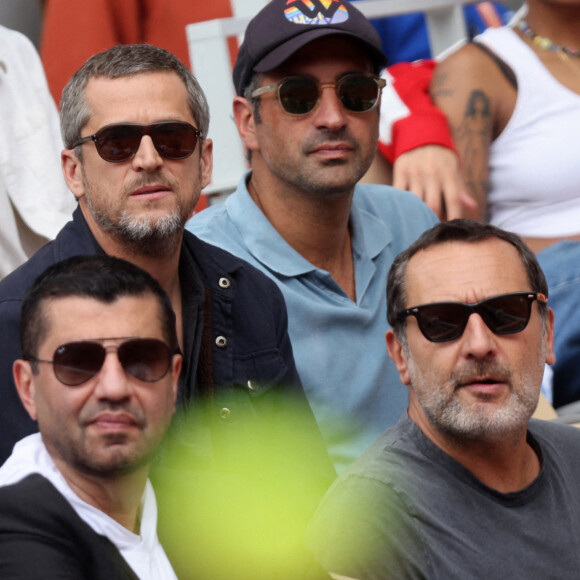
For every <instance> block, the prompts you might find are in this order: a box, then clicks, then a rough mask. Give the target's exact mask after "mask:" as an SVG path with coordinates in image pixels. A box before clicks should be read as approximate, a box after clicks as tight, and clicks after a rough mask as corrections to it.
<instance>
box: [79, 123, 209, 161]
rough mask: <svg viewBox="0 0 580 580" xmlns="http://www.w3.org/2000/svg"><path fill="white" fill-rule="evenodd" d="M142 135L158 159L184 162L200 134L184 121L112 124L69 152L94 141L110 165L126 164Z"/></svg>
mask: <svg viewBox="0 0 580 580" xmlns="http://www.w3.org/2000/svg"><path fill="white" fill-rule="evenodd" d="M143 135H149V136H150V137H151V139H152V141H153V145H154V146H155V149H157V152H158V153H159V155H161V157H165V158H166V159H185V158H186V157H189V156H190V155H191V154H192V153H193V152H194V151H195V147H196V145H197V140H198V139H199V138H200V137H201V135H202V133H201V131H200V130H199V129H196V128H195V127H194V126H193V125H190V124H189V123H185V122H184V121H162V122H161V123H153V124H152V125H137V124H135V123H115V124H114V125H106V126H105V127H102V128H101V129H99V130H98V131H97V132H96V133H95V134H94V135H89V136H88V137H83V138H82V139H79V140H78V141H77V142H76V143H75V144H74V145H73V146H72V147H71V149H74V148H75V147H78V146H79V145H82V144H83V143H88V142H89V141H94V142H95V146H96V148H97V153H98V154H99V155H100V156H101V157H102V158H103V159H104V160H105V161H110V162H112V163H119V162H121V161H127V159H130V158H131V157H133V155H135V153H137V151H138V150H139V146H140V145H141V139H142V137H143Z"/></svg>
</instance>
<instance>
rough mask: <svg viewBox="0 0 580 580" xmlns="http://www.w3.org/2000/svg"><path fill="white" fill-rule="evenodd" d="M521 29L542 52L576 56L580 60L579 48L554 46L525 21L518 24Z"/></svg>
mask: <svg viewBox="0 0 580 580" xmlns="http://www.w3.org/2000/svg"><path fill="white" fill-rule="evenodd" d="M518 27H519V29H520V30H521V31H522V32H523V33H524V34H525V35H526V36H527V37H528V38H529V39H530V40H531V41H532V42H533V43H534V44H536V45H537V46H538V47H539V48H541V49H542V50H553V51H554V52H558V53H560V54H565V55H566V56H574V57H577V58H580V50H579V49H577V48H569V47H568V46H560V45H559V44H554V43H553V42H552V41H551V40H550V39H549V38H546V37H545V36H538V35H537V34H536V33H535V32H534V31H533V30H532V29H531V28H530V27H529V26H528V23H527V22H526V21H525V20H520V21H519V22H518Z"/></svg>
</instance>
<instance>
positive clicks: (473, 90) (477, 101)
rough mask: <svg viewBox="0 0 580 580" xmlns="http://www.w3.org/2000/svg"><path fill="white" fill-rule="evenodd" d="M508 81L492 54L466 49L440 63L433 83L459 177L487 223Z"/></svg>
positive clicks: (476, 215) (477, 214) (431, 89)
mask: <svg viewBox="0 0 580 580" xmlns="http://www.w3.org/2000/svg"><path fill="white" fill-rule="evenodd" d="M505 87H506V80H505V78H504V77H503V75H502V73H501V72H500V71H499V69H498V67H497V65H496V64H495V63H494V62H493V61H492V60H491V59H490V58H489V56H488V55H486V54H485V53H483V52H481V51H480V50H479V49H478V48H476V47H474V46H472V45H466V46H464V47H463V48H461V49H460V50H458V51H457V52H455V53H453V54H452V55H450V56H449V57H448V58H446V59H445V60H443V61H442V62H440V63H439V64H438V65H437V67H436V69H435V74H434V76H433V79H432V81H431V87H430V91H431V95H432V97H433V101H434V103H435V104H436V105H437V106H438V107H440V108H441V110H442V111H443V112H444V113H445V115H446V116H447V119H448V122H449V126H450V129H451V133H452V135H453V140H454V143H455V147H456V150H457V153H458V155H459V161H460V171H461V176H462V178H463V180H464V182H465V185H466V187H467V191H468V193H469V195H470V196H471V197H472V198H473V199H474V200H475V201H476V202H477V210H476V211H475V212H473V214H472V215H470V216H469V217H475V218H479V219H484V218H485V214H486V206H487V191H488V184H489V150H490V145H491V142H492V140H493V138H494V136H495V135H496V134H498V132H499V130H498V125H499V123H498V116H499V115H498V112H499V110H500V106H499V102H500V97H501V96H502V94H503V93H502V91H503V90H504V89H505Z"/></svg>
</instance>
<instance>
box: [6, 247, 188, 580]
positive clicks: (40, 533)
mask: <svg viewBox="0 0 580 580" xmlns="http://www.w3.org/2000/svg"><path fill="white" fill-rule="evenodd" d="M21 342H22V352H23V357H22V359H19V360H17V361H16V362H15V363H14V378H15V383H16V386H17V390H18V393H19V395H20V398H21V400H22V402H23V404H24V406H25V408H26V410H27V411H28V413H29V414H30V416H31V417H32V418H33V419H35V420H37V421H38V425H39V430H40V433H37V434H33V435H30V436H28V437H26V438H24V439H22V440H21V441H20V442H18V443H17V444H16V446H15V447H14V451H13V453H12V455H11V456H10V457H9V459H8V460H7V461H6V463H5V464H4V465H3V466H2V468H1V469H0V486H2V487H0V576H1V577H2V578H16V577H18V578H22V577H24V578H27V579H34V578H57V577H58V578H83V579H86V578H90V579H103V580H105V579H107V580H111V579H117V578H119V579H120V578H127V579H129V578H133V579H135V578H140V579H141V580H144V579H151V580H154V579H155V580H158V579H163V580H167V579H169V580H171V579H175V578H176V576H175V573H174V571H173V569H172V567H171V564H170V563H169V560H168V559H167V556H166V555H165V552H164V550H163V548H162V547H161V545H160V544H159V541H158V539H157V531H156V527H157V506H156V502H155V495H154V492H153V488H152V486H151V484H150V482H149V480H148V474H149V464H150V462H151V459H152V457H153V456H154V454H155V451H156V449H157V448H158V446H159V444H160V442H161V440H162V438H163V436H164V434H165V432H166V430H167V427H168V426H169V423H170V421H171V418H172V416H173V412H174V408H175V398H176V394H177V381H178V377H179V372H180V370H181V361H182V357H181V354H179V348H178V343H177V336H176V330H175V315H174V313H173V310H172V309H171V304H170V302H169V299H168V298H167V295H166V294H165V292H164V291H163V290H162V288H161V286H160V285H159V284H158V283H157V282H156V281H155V280H154V279H153V278H151V277H150V276H149V275H148V274H147V273H146V272H144V271H143V270H141V269H140V268H138V267H137V266H134V265H132V264H129V263H128V262H125V261H123V260H119V259H117V258H112V257H108V256H91V257H82V256H77V257H74V258H70V259H69V260H66V261H64V262H60V263H57V264H55V265H54V266H51V267H50V268H49V269H48V270H47V271H46V272H45V273H44V274H42V275H41V276H40V277H39V278H38V280H37V281H36V282H35V284H34V285H33V287H32V288H31V290H30V291H29V293H28V295H27V297H26V299H25V301H24V304H23V309H22V327H21Z"/></svg>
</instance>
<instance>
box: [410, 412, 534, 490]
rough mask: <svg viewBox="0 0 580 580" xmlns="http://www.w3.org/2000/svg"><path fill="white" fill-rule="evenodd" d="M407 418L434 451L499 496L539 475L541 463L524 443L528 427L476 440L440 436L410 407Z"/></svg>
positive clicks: (438, 431) (528, 445)
mask: <svg viewBox="0 0 580 580" xmlns="http://www.w3.org/2000/svg"><path fill="white" fill-rule="evenodd" d="M409 417H410V418H411V420H412V421H413V422H414V423H416V424H417V426H418V427H419V429H421V431H422V432H423V434H424V435H425V436H426V437H427V438H428V439H429V440H431V442H433V443H434V444H435V445H437V447H439V448H440V449H441V450H442V451H444V452H445V453H447V455H450V456H451V457H453V459H455V460H456V461H457V462H458V463H460V464H461V465H463V467H465V468H466V469H468V470H469V471H471V473H472V474H473V475H474V476H475V477H476V478H477V479H478V480H479V481H481V483H483V484H484V485H487V486H488V487H490V488H492V489H495V490H497V491H499V492H501V493H510V492H516V491H520V490H522V489H524V488H525V487H527V486H528V485H530V484H531V483H532V482H533V481H534V479H536V477H538V475H539V473H540V469H541V464H540V459H539V457H538V455H537V454H536V452H535V451H534V449H533V448H532V447H531V446H530V444H529V443H528V440H527V425H525V426H523V427H522V428H520V429H517V430H514V431H513V432H509V433H501V434H498V435H495V436H490V437H487V438H481V437H479V438H477V439H475V438H467V437H460V436H452V435H449V434H447V433H443V432H441V431H440V430H438V429H436V428H435V427H434V426H433V425H432V424H431V423H430V422H429V420H428V419H427V418H426V417H425V415H424V413H422V412H417V410H416V409H414V408H413V407H412V406H410V407H409Z"/></svg>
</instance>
